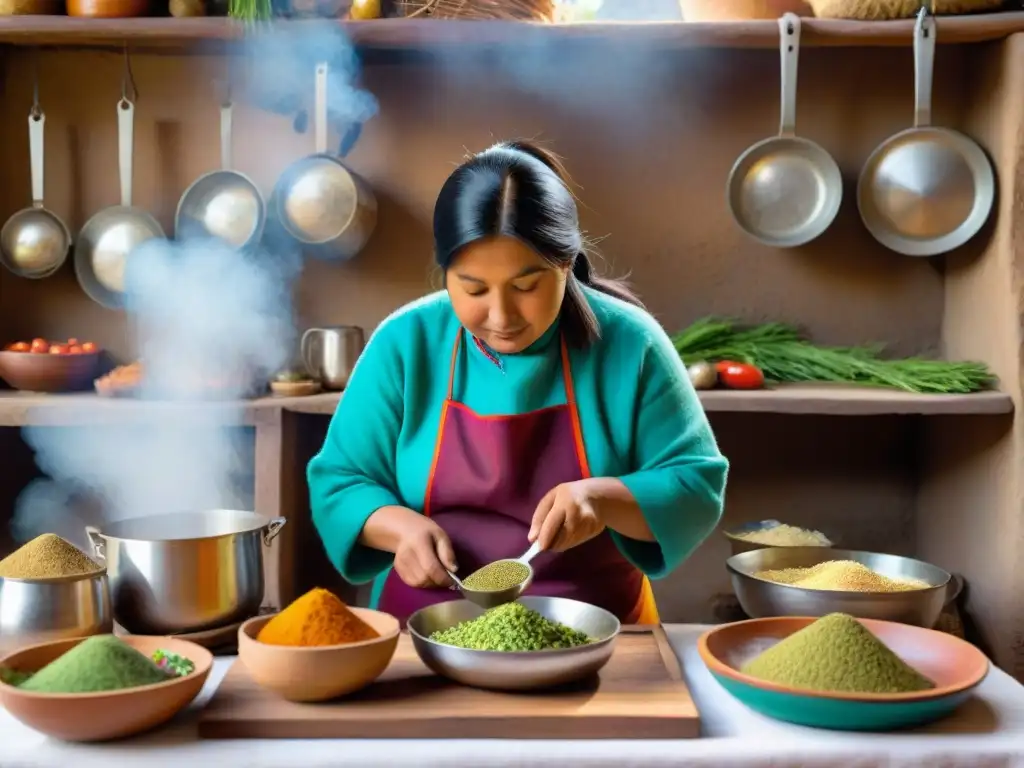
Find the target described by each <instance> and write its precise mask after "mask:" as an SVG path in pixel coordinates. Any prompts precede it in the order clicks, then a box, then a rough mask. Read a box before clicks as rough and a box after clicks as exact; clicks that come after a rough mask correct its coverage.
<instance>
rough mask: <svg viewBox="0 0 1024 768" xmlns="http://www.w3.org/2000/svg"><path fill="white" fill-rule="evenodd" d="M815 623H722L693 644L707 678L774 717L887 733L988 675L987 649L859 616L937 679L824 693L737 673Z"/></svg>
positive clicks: (926, 718) (938, 709) (942, 707)
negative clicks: (902, 687)
mask: <svg viewBox="0 0 1024 768" xmlns="http://www.w3.org/2000/svg"><path fill="white" fill-rule="evenodd" d="M815 621H817V619H816V618H814V617H794V616H783V617H776V618H766V619H751V620H749V621H738V622H735V623H733V624H723V625H722V626H720V627H716V628H714V629H711V630H709V631H707V632H705V633H704V634H703V635H702V636H701V638H700V640H699V641H698V643H697V650H698V652H699V653H700V657H701V659H702V660H703V661H704V664H705V665H706V666H707V668H708V671H710V672H711V676H712V677H714V678H715V680H717V681H718V683H719V685H721V686H722V687H723V688H725V690H726V691H728V692H729V693H730V694H732V695H733V696H734V697H735V698H736V699H738V700H739V701H740V702H742V703H743V704H745V705H746V706H748V707H750V709H752V710H754V711H755V712H759V713H761V714H762V715H766V716H767V717H771V718H774V719H775V720H783V721H785V722H789V723H796V724H798V725H807V726H811V727H813V728H829V729H832V730H837V731H893V730H899V729H903V728H911V727H915V726H920V725H925V724H927V723H931V722H934V721H936V720H940V719H942V718H943V717H946V716H947V715H949V714H950V713H952V712H953V710H955V709H956V708H957V707H959V706H960V705H961V704H963V703H964V702H965V701H966V700H967V699H968V698H969V697H970V696H971V692H972V691H973V690H974V689H975V688H976V687H977V686H978V685H979V684H980V683H981V681H982V680H984V679H985V675H987V674H988V670H989V661H988V658H986V656H985V654H983V653H982V652H981V651H979V650H978V649H977V648H975V647H974V646H973V645H971V644H970V643H967V642H964V641H963V640H961V639H959V638H957V637H954V636H953V635H948V634H945V633H943V632H936V631H935V630H931V629H923V628H921V627H912V626H909V625H906V624H897V623H894V622H890V621H875V620H872V619H858V621H860V623H861V624H863V625H864V626H865V627H866V628H867V629H868V630H869V631H870V632H871V633H872V634H873V635H874V636H875V637H877V638H878V639H879V640H881V641H882V642H883V643H885V644H886V645H887V646H888V647H889V648H890V649H892V651H893V652H894V653H896V655H897V656H899V657H900V658H901V659H903V660H904V661H905V662H906V663H907V664H909V665H910V666H912V667H914V668H915V669H917V670H918V671H919V672H921V674H923V675H925V676H926V677H928V678H929V679H930V680H932V681H933V682H934V683H935V686H936V687H935V688H933V689H931V690H928V691H920V692H917V693H892V694H883V693H865V694H851V693H825V692H821V691H809V690H801V689H796V688H788V687H786V686H781V685H776V684H774V683H769V682H766V681H764V680H759V679H757V678H755V677H750V676H749V675H744V674H743V673H742V672H740V671H739V670H740V667H742V666H743V664H745V663H746V662H747V661H748V660H750V659H752V658H753V657H754V656H757V655H758V654H759V653H761V652H762V651H765V650H766V649H768V648H770V647H771V646H773V645H775V644H776V643H778V642H779V641H780V640H783V639H785V638H787V637H789V636H790V635H792V634H793V633H794V632H797V631H799V630H801V629H803V628H804V627H806V626H808V625H809V624H812V623H813V622H815Z"/></svg>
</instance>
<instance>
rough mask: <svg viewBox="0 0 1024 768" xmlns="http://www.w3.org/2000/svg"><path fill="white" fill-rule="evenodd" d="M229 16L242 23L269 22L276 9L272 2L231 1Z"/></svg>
mask: <svg viewBox="0 0 1024 768" xmlns="http://www.w3.org/2000/svg"><path fill="white" fill-rule="evenodd" d="M228 15H229V16H230V17H231V18H233V19H239V20H240V21H268V20H269V19H270V18H271V17H272V16H273V15H274V9H273V5H272V2H271V0H230V2H229V4H228Z"/></svg>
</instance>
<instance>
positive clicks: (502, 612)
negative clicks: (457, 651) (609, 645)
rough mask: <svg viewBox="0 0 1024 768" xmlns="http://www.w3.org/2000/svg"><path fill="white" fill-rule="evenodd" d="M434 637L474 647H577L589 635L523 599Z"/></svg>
mask: <svg viewBox="0 0 1024 768" xmlns="http://www.w3.org/2000/svg"><path fill="white" fill-rule="evenodd" d="M430 639H431V640H434V641H435V642H438V643H444V644H445V645H454V646H456V647H458V648H468V649H470V650H474V651H545V650H550V649H553V648H575V647H576V646H579V645H586V644H587V643H589V642H590V638H589V637H587V635H586V634H585V633H583V632H578V631H577V630H575V629H572V628H570V627H567V626H565V625H563V624H558V623H556V622H554V621H551V620H550V619H546V618H545V617H544V616H541V615H540V614H539V613H537V612H536V611H532V610H530V609H529V608H527V607H526V606H525V605H523V604H522V603H506V604H505V605H499V606H498V607H497V608H492V609H491V610H489V611H487V613H485V614H484V615H483V616H480V617H478V618H475V619H472V620H470V621H464V622H462V623H461V624H456V625H455V626H454V627H452V628H450V629H445V630H441V631H440V632H435V633H434V634H432V635H431V636H430Z"/></svg>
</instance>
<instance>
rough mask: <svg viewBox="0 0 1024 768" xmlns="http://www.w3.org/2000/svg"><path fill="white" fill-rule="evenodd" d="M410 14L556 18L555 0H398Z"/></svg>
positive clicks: (440, 17)
mask: <svg viewBox="0 0 1024 768" xmlns="http://www.w3.org/2000/svg"><path fill="white" fill-rule="evenodd" d="M396 6H397V8H398V10H399V12H400V13H401V14H402V15H403V16H406V17H410V16H416V17H420V18H423V17H426V18H433V19H503V20H512V21H542V22H547V23H551V22H553V21H555V16H556V10H557V9H556V7H555V6H556V2H555V0H397V2H396Z"/></svg>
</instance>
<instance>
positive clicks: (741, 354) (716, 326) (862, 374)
mask: <svg viewBox="0 0 1024 768" xmlns="http://www.w3.org/2000/svg"><path fill="white" fill-rule="evenodd" d="M672 343H673V345H674V346H675V348H676V352H678V353H679V356H680V357H681V358H682V359H683V362H685V363H686V364H687V365H691V364H693V363H695V362H699V361H701V360H705V361H708V362H717V361H720V360H730V361H735V362H739V363H749V364H751V365H756V366H757V367H758V368H760V369H761V371H762V372H763V373H764V376H765V379H766V380H768V381H772V382H812V381H821V382H835V383H844V384H860V385H863V386H874V387H888V388H891V389H901V390H903V391H905V392H914V393H920V394H966V393H969V392H978V391H981V390H984V389H990V388H992V387H993V386H994V385H995V383H996V378H995V376H994V375H993V374H992V372H991V371H990V370H989V368H988V367H987V366H986V365H984V364H983V363H975V362H947V361H944V360H927V359H923V358H919V357H912V358H905V359H902V360H887V359H883V358H882V352H883V351H884V347H882V346H879V345H866V346H861V347H822V346H817V345H815V344H812V343H811V342H809V341H807V340H806V339H804V338H802V337H801V335H800V333H799V331H797V329H795V328H793V327H792V326H789V325H784V324H782V323H766V324H764V325H756V326H746V327H745V326H740V325H738V324H736V323H734V322H732V321H730V320H722V319H716V318H705V319H703V320H698V321H697V322H695V323H694V324H693V325H691V326H690V327H688V328H686V329H684V330H682V331H680V332H679V333H677V334H675V335H674V336H673V337H672Z"/></svg>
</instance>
